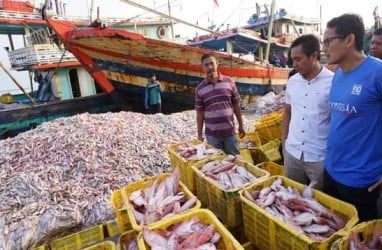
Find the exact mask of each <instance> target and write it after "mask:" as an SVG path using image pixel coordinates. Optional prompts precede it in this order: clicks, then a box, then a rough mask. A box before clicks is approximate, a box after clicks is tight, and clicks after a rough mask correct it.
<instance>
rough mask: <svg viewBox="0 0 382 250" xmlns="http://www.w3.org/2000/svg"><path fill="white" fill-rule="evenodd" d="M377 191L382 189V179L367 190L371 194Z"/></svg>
mask: <svg viewBox="0 0 382 250" xmlns="http://www.w3.org/2000/svg"><path fill="white" fill-rule="evenodd" d="M376 189H382V178H381V179H379V181H377V182H376V183H374V184H373V185H372V186H370V187H369V188H368V189H367V190H368V191H369V192H373V191H374V190H376Z"/></svg>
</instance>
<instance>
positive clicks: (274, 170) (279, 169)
mask: <svg viewBox="0 0 382 250" xmlns="http://www.w3.org/2000/svg"><path fill="white" fill-rule="evenodd" d="M255 167H257V168H260V169H263V170H265V171H267V172H268V173H269V174H270V175H271V176H273V175H285V168H284V166H282V165H279V164H277V163H275V162H272V161H267V162H261V163H259V164H256V165H255Z"/></svg>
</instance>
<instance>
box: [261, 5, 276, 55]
mask: <svg viewBox="0 0 382 250" xmlns="http://www.w3.org/2000/svg"><path fill="white" fill-rule="evenodd" d="M275 5H276V0H272V4H271V17H270V20H269V25H268V37H267V48H266V49H265V58H264V59H265V60H266V61H269V50H270V47H271V37H272V30H273V18H274V13H275Z"/></svg>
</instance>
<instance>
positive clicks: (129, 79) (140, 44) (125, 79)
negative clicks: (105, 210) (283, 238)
mask: <svg viewBox="0 0 382 250" xmlns="http://www.w3.org/2000/svg"><path fill="white" fill-rule="evenodd" d="M48 23H49V25H50V26H51V27H52V28H53V29H54V30H55V32H56V33H57V34H58V36H59V37H60V40H62V41H63V42H64V44H65V46H66V48H67V49H68V50H69V51H70V52H72V53H73V54H74V55H75V56H76V57H77V58H78V59H79V61H80V62H81V63H82V65H83V66H84V67H85V68H86V69H87V70H88V72H89V73H90V74H92V76H93V77H94V78H95V80H96V82H97V83H98V84H100V86H101V87H102V88H103V89H104V90H105V91H106V92H107V93H109V92H112V91H113V90H115V89H117V90H118V91H123V92H124V94H123V95H126V93H127V94H129V95H131V94H132V95H140V96H141V95H143V91H144V87H145V85H146V83H147V80H148V78H149V74H150V73H156V76H157V79H158V80H159V81H160V83H161V84H162V87H163V89H164V94H163V96H164V101H166V98H169V97H173V98H172V99H180V102H181V104H182V102H186V100H187V101H188V100H191V102H190V103H184V104H187V105H190V104H191V105H190V106H189V107H192V106H193V99H194V97H193V96H194V93H195V89H196V86H197V85H198V84H199V83H200V82H201V81H202V80H203V78H204V73H203V72H202V68H201V65H200V64H201V62H200V59H201V57H202V55H203V54H205V53H213V54H214V55H215V57H216V59H217V62H218V64H219V71H220V72H221V73H222V74H223V75H227V76H230V77H232V78H233V79H234V81H235V82H236V85H237V88H238V90H239V92H240V94H241V95H242V96H253V95H254V96H257V95H264V94H265V93H267V92H268V91H270V90H275V89H276V90H279V89H282V88H283V87H284V86H285V84H286V82H287V77H288V72H289V70H288V69H285V68H278V67H273V66H272V65H262V64H259V63H254V62H250V61H246V60H243V59H241V58H238V57H234V56H231V55H228V54H224V53H220V52H212V51H210V50H205V49H200V48H194V47H191V46H188V45H181V44H177V43H173V42H168V41H163V40H155V39H149V38H146V37H144V36H142V35H139V34H137V33H132V32H128V31H125V30H121V29H111V28H104V29H100V28H83V29H73V28H71V27H69V26H68V25H67V24H64V23H61V22H59V21H55V20H49V21H48ZM176 104H178V103H176Z"/></svg>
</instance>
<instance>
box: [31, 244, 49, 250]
mask: <svg viewBox="0 0 382 250" xmlns="http://www.w3.org/2000/svg"><path fill="white" fill-rule="evenodd" d="M32 249H33V250H49V249H50V248H49V246H48V244H44V245H41V246H38V247H34V248H32Z"/></svg>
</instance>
